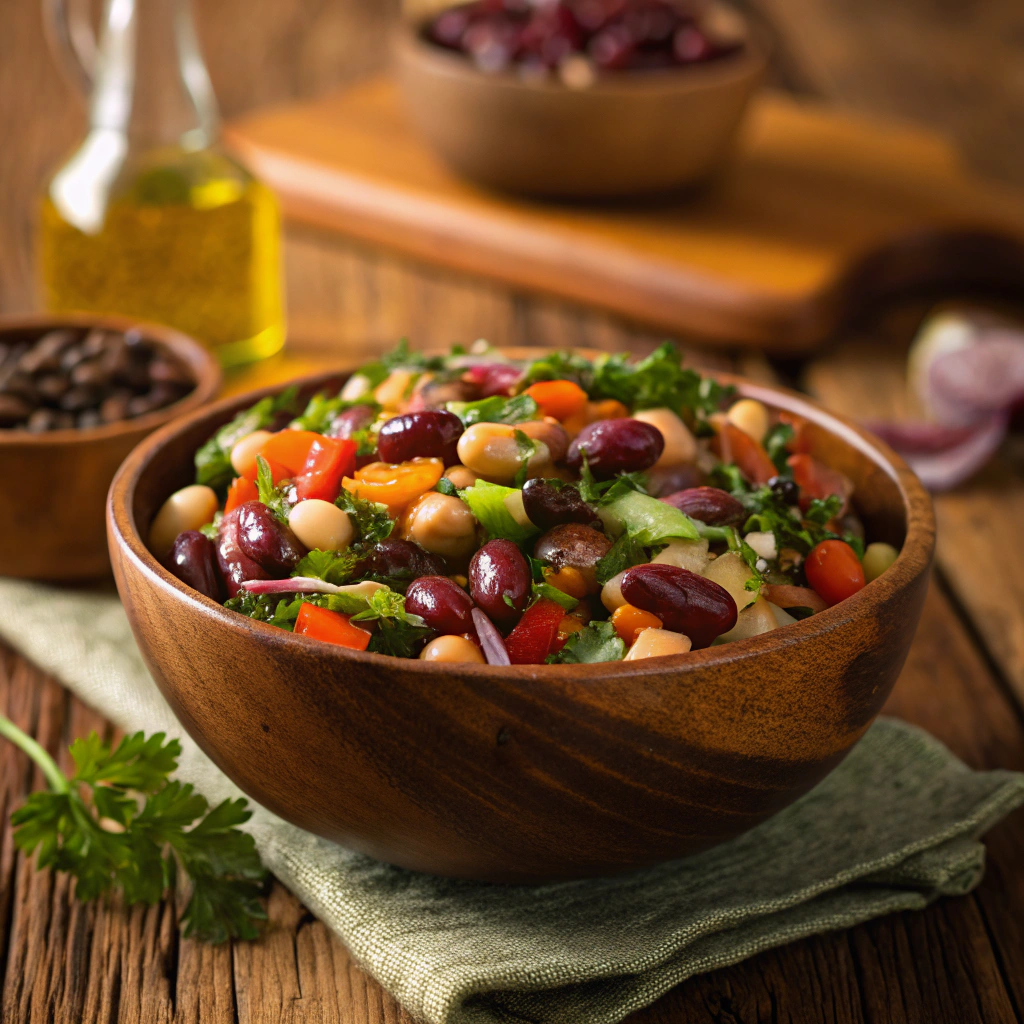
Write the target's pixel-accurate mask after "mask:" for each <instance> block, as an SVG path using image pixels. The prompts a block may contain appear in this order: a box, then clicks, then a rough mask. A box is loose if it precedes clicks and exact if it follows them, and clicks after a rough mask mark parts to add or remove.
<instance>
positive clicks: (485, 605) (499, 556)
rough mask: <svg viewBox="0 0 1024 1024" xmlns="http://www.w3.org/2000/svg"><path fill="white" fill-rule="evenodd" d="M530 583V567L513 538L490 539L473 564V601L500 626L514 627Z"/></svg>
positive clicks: (470, 577) (471, 571)
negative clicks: (511, 539)
mask: <svg viewBox="0 0 1024 1024" xmlns="http://www.w3.org/2000/svg"><path fill="white" fill-rule="evenodd" d="M530 583H531V575H530V567H529V565H528V564H527V561H526V559H525V558H524V557H523V553H522V552H521V551H520V550H519V548H517V547H516V546H515V544H513V543H512V541H510V540H490V541H488V542H487V543H486V544H485V545H484V546H483V547H482V548H481V549H480V550H479V551H478V552H477V553H476V554H475V555H474V556H473V560H472V561H471V562H470V563H469V590H470V593H471V594H472V596H473V600H474V601H475V602H476V603H477V604H478V605H479V606H480V608H481V609H483V611H484V612H485V613H486V614H487V615H489V616H490V617H491V618H492V619H493V620H494V621H495V622H496V623H498V624H499V625H505V626H510V625H512V624H513V623H514V622H515V621H516V620H517V619H518V618H519V616H520V615H521V614H522V613H523V610H524V609H525V608H526V603H527V601H528V600H529V597H530ZM506 598H507V599H508V600H506Z"/></svg>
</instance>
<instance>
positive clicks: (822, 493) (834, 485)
mask: <svg viewBox="0 0 1024 1024" xmlns="http://www.w3.org/2000/svg"><path fill="white" fill-rule="evenodd" d="M786 462H787V464H788V465H789V468H790V469H791V470H792V471H793V481H794V482H795V483H796V485H797V486H798V487H799V488H800V508H802V509H803V510H804V511H806V510H807V509H808V508H809V507H810V504H811V502H812V501H813V500H814V499H815V498H819V499H820V500H822V501H824V500H825V499H826V498H831V497H832V495H833V494H838V495H839V497H840V498H842V499H843V507H842V508H841V509H840V510H839V513H838V514H839V515H842V514H843V512H845V511H846V506H847V503H848V501H849V499H850V495H851V494H853V489H854V485H853V481H852V480H851V479H850V478H849V477H848V476H847V475H846V474H845V473H840V472H839V470H838V469H833V468H832V467H831V466H826V465H825V463H823V462H819V461H818V460H817V459H816V458H814V456H813V455H790V457H789V458H788V459H787V460H786Z"/></svg>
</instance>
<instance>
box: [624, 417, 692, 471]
mask: <svg viewBox="0 0 1024 1024" xmlns="http://www.w3.org/2000/svg"><path fill="white" fill-rule="evenodd" d="M633 419H635V420H640V422H641V423H649V424H650V425H651V426H652V427H654V428H656V429H657V430H659V431H660V432H661V436H662V437H663V438H664V439H665V448H664V450H663V451H662V453H661V456H660V458H659V459H658V461H657V462H656V463H655V464H654V465H653V466H652V467H651V469H652V470H659V469H667V468H668V467H670V466H681V465H684V464H687V463H690V462H693V461H694V460H695V459H696V458H697V439H696V438H695V437H694V436H693V434H691V433H690V428H689V427H688V426H687V425H686V424H685V423H684V422H683V421H682V420H681V419H680V418H679V417H678V416H677V415H676V414H675V413H674V412H673V411H672V410H671V409H641V410H640V412H638V413H636V414H635V415H634V416H633Z"/></svg>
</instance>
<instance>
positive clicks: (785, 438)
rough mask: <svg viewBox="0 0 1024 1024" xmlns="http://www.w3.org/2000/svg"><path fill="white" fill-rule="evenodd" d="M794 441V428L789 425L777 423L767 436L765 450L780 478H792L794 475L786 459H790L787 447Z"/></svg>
mask: <svg viewBox="0 0 1024 1024" xmlns="http://www.w3.org/2000/svg"><path fill="white" fill-rule="evenodd" d="M792 440H793V428H792V427H791V426H790V425H789V424H788V423H776V424H775V425H774V426H772V427H771V428H769V430H768V433H767V434H765V438H764V450H765V451H766V452H767V453H768V458H770V459H771V460H772V462H774V463H775V468H776V469H777V470H778V471H779V476H786V477H791V476H792V475H793V471H792V470H791V469H790V468H789V466H788V465H787V463H786V459H788V458H789V452H788V451H786V445H787V444H789V442H790V441H792Z"/></svg>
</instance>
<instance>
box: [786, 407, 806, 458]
mask: <svg viewBox="0 0 1024 1024" xmlns="http://www.w3.org/2000/svg"><path fill="white" fill-rule="evenodd" d="M779 420H780V422H782V423H788V424H789V425H790V426H791V427H792V428H793V436H792V438H790V440H789V441H788V442H787V443H786V451H787V452H792V453H793V454H797V453H803V454H806V453H808V452H810V450H811V438H810V429H809V428H810V426H811V421H810V420H807V419H804V417H803V416H798V415H797V414H796V413H795V412H786V411H785V410H781V411H780V412H779Z"/></svg>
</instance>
